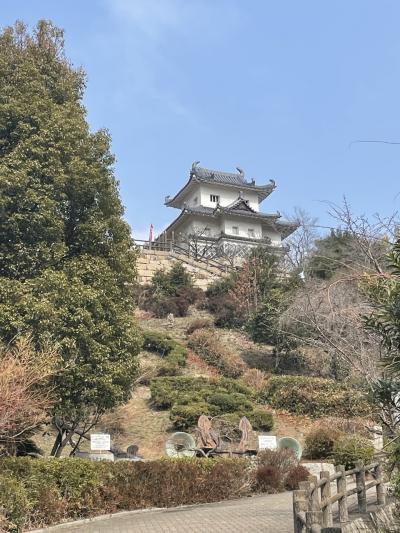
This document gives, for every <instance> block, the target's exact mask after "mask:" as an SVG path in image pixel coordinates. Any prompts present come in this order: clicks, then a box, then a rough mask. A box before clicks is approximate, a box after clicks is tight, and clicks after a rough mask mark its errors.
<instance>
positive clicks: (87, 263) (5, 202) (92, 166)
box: [0, 21, 140, 454]
mask: <svg viewBox="0 0 400 533" xmlns="http://www.w3.org/2000/svg"><path fill="white" fill-rule="evenodd" d="M84 89H85V76H84V73H83V72H82V70H80V69H74V68H73V67H72V66H71V64H70V63H69V62H68V60H67V59H66V57H65V55H64V41H63V31H62V30H60V29H58V28H56V27H55V26H54V25H53V24H52V23H51V22H48V21H40V22H39V23H38V24H37V26H36V28H35V29H34V31H33V32H32V33H29V32H28V31H27V29H26V27H25V26H24V25H23V24H22V23H17V24H15V26H14V27H12V28H7V29H5V30H4V31H3V33H2V34H1V35H0V228H1V229H0V231H1V233H0V336H1V338H2V340H3V341H5V342H11V341H12V340H13V339H15V338H16V336H19V335H21V334H30V335H32V338H33V340H34V341H35V343H36V345H37V346H38V347H40V346H41V345H42V344H43V343H44V342H45V340H46V339H48V338H49V337H51V338H52V339H53V340H54V341H57V343H58V344H59V347H60V351H61V355H62V358H63V361H64V363H63V368H62V369H61V371H60V372H59V373H58V375H57V378H56V382H55V386H56V388H57V396H58V398H59V400H58V402H57V406H56V409H55V411H54V413H53V420H54V423H55V425H56V427H57V428H58V431H59V434H58V439H57V442H56V444H55V446H54V449H53V452H54V453H56V454H59V453H60V451H61V449H62V447H63V446H64V445H65V444H66V443H67V441H68V440H71V437H72V435H73V433H74V432H80V433H82V431H86V430H87V429H88V428H89V427H90V425H91V424H92V423H94V422H95V421H96V420H97V418H98V416H99V415H101V413H102V412H104V410H105V409H108V408H112V407H114V406H115V405H117V404H118V403H121V402H123V401H126V400H127V398H128V397H129V394H130V390H131V386H132V382H133V379H134V377H135V374H136V362H135V355H136V354H137V353H138V350H139V344H140V343H139V340H140V339H139V335H138V333H137V331H136V329H135V325H134V323H133V318H132V315H133V299H132V284H133V282H134V280H135V274H136V270H135V259H136V252H135V249H134V246H133V242H132V240H131V237H130V230H129V227H128V225H127V224H126V223H125V222H124V221H123V219H122V215H123V208H122V205H121V202H120V198H119V193H118V184H117V182H116V180H115V177H114V174H113V168H112V164H113V161H114V159H113V156H112V155H111V153H110V138H109V135H108V133H107V132H106V131H98V132H94V133H92V132H91V131H90V130H89V127H88V123H87V120H86V111H85V108H84V106H83V105H82V96H83V92H84Z"/></svg>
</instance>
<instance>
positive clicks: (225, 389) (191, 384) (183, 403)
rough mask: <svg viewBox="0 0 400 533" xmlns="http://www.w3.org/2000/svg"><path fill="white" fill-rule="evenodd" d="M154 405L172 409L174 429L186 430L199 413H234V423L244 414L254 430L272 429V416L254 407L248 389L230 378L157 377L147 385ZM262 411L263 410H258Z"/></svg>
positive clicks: (212, 414)
mask: <svg viewBox="0 0 400 533" xmlns="http://www.w3.org/2000/svg"><path fill="white" fill-rule="evenodd" d="M150 391H151V398H152V402H153V405H154V406H155V407H158V408H160V409H165V408H172V409H171V414H170V417H171V420H172V421H173V424H174V427H175V428H177V429H183V428H185V429H188V428H190V427H192V426H194V425H196V423H197V419H198V417H199V416H200V415H202V414H205V415H210V416H220V415H228V414H233V415H235V424H238V423H239V420H240V418H241V417H242V416H247V417H248V419H249V420H250V422H251V423H252V424H253V423H254V424H255V425H254V429H258V428H259V429H261V427H262V428H269V429H270V428H271V427H272V416H271V415H270V414H269V413H266V412H265V411H262V410H260V409H254V407H253V404H252V402H251V401H250V400H249V398H251V391H250V389H248V388H247V387H246V386H245V385H243V384H242V383H240V382H238V381H236V380H234V379H229V378H220V379H207V378H203V377H199V378H194V377H188V376H175V377H159V378H155V379H153V380H152V382H151V384H150ZM261 411H262V412H261Z"/></svg>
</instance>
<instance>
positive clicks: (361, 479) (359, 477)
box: [355, 461, 367, 513]
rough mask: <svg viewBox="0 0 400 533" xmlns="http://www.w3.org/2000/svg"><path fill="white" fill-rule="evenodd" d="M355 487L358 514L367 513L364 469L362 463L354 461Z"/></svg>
mask: <svg viewBox="0 0 400 533" xmlns="http://www.w3.org/2000/svg"><path fill="white" fill-rule="evenodd" d="M355 464H356V468H357V469H358V471H357V472H356V487H357V500H358V510H359V512H360V513H366V512H367V492H366V490H365V467H364V463H363V461H356V463H355Z"/></svg>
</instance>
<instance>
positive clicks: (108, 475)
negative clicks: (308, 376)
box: [0, 457, 250, 532]
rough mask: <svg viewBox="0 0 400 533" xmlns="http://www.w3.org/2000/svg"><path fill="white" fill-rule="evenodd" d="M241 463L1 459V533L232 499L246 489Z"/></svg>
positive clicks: (246, 471) (247, 483)
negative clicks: (132, 511) (102, 515)
mask: <svg viewBox="0 0 400 533" xmlns="http://www.w3.org/2000/svg"><path fill="white" fill-rule="evenodd" d="M249 467H250V464H249V462H248V461H246V460H243V459H219V460H215V459H197V458H194V459H179V460H174V459H164V460H159V461H149V462H126V461H122V462H117V463H109V462H106V461H101V462H94V461H89V460H85V459H78V458H65V459H62V460H59V459H41V460H37V459H31V458H25V457H18V458H5V459H2V460H0V472H1V474H0V509H2V512H3V514H4V515H5V518H6V519H7V524H6V526H3V527H5V531H10V532H11V531H14V532H20V531H22V529H25V528H33V527H42V526H48V525H51V524H55V523H58V522H61V521H63V520H68V519H77V518H87V517H90V516H95V515H98V514H104V513H112V512H116V511H121V510H133V509H142V508H146V507H170V506H176V505H184V504H194V503H207V502H213V501H219V500H221V499H228V498H236V497H239V496H242V495H244V494H246V493H248V492H249V491H250V468H249Z"/></svg>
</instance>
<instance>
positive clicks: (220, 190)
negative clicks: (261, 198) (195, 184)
mask: <svg viewBox="0 0 400 533" xmlns="http://www.w3.org/2000/svg"><path fill="white" fill-rule="evenodd" d="M239 193H240V189H229V188H225V187H221V186H218V185H215V186H214V185H203V184H202V185H200V194H201V205H203V206H204V207H216V206H217V204H216V203H214V202H211V201H210V194H216V195H218V196H219V203H220V205H221V206H222V207H226V206H227V205H229V204H231V203H232V202H234V201H235V200H237V199H238V198H239ZM194 196H196V195H194ZM242 198H243V199H244V200H248V201H249V206H250V207H251V208H252V209H254V211H259V204H258V197H257V194H256V193H252V192H248V191H243V192H242Z"/></svg>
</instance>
